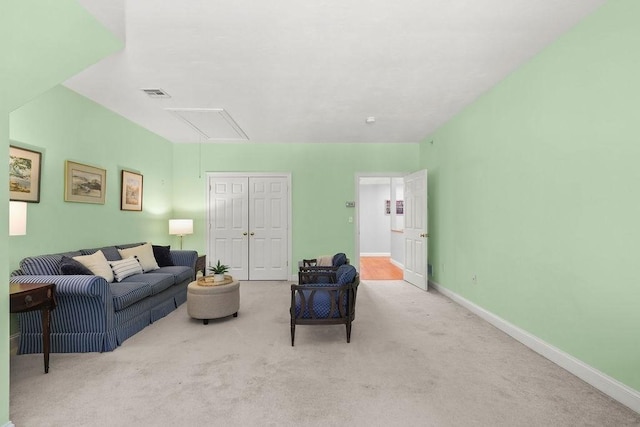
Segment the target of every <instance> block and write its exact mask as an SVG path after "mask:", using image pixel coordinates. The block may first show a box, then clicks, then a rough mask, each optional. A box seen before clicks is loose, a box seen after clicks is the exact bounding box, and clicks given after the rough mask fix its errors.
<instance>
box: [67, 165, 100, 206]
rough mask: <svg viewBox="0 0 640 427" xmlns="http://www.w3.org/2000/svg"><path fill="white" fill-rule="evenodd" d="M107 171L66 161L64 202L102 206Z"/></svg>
mask: <svg viewBox="0 0 640 427" xmlns="http://www.w3.org/2000/svg"><path fill="white" fill-rule="evenodd" d="M106 192H107V171H106V170H104V169H100V168H96V167H93V166H88V165H83V164H82V163H76V162H72V161H70V160H67V161H66V162H65V164H64V201H65V202H79V203H97V204H101V205H104V200H105V195H106Z"/></svg>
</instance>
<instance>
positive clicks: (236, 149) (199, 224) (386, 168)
mask: <svg viewBox="0 0 640 427" xmlns="http://www.w3.org/2000/svg"><path fill="white" fill-rule="evenodd" d="M173 150H174V151H173V152H174V156H173V158H174V161H173V168H174V181H173V182H174V199H173V201H174V212H175V214H176V216H185V217H188V218H194V235H192V236H185V246H187V245H189V247H192V248H194V249H197V250H198V251H199V252H201V253H204V252H205V251H206V245H207V236H206V231H205V230H206V228H205V222H206V198H207V186H206V173H207V172H287V173H291V181H292V190H291V191H292V192H291V195H292V210H293V218H292V232H293V233H292V234H293V248H292V249H293V251H292V253H293V260H294V261H295V260H298V259H302V258H304V257H309V256H317V255H319V254H323V253H335V252H345V253H346V254H347V255H348V256H349V257H351V258H353V257H354V256H355V253H354V251H355V224H354V223H349V222H348V218H349V217H350V216H352V217H355V210H354V209H353V208H347V207H345V202H346V201H351V200H355V174H356V173H358V172H362V173H365V172H411V171H414V170H416V169H417V167H418V158H419V146H418V144H252V143H233V144H231V143H229V144H175V145H174V149H173ZM292 267H293V266H292Z"/></svg>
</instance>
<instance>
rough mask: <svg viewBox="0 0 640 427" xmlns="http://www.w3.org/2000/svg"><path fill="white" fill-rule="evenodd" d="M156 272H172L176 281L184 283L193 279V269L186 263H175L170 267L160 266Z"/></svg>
mask: <svg viewBox="0 0 640 427" xmlns="http://www.w3.org/2000/svg"><path fill="white" fill-rule="evenodd" d="M154 273H165V274H171V275H173V277H175V280H176V283H182V282H184V281H185V280H189V281H191V280H193V269H192V268H189V267H185V266H184V265H173V266H170V267H160V268H159V269H158V270H155V271H154Z"/></svg>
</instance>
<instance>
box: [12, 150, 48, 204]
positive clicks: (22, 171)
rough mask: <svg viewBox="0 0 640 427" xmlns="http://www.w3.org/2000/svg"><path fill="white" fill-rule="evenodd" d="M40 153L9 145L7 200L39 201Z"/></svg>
mask: <svg viewBox="0 0 640 427" xmlns="http://www.w3.org/2000/svg"><path fill="white" fill-rule="evenodd" d="M41 159H42V154H41V153H38V152H37V151H31V150H26V149H24V148H19V147H14V146H13V145H10V146H9V200H15V201H20V202H32V203H40V169H41Z"/></svg>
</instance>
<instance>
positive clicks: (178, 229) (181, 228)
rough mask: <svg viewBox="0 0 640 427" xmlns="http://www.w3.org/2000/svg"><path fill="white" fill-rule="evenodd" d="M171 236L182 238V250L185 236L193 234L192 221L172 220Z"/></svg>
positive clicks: (170, 224) (170, 226)
mask: <svg viewBox="0 0 640 427" xmlns="http://www.w3.org/2000/svg"><path fill="white" fill-rule="evenodd" d="M169 234H172V235H176V236H180V249H181V250H182V238H183V237H184V236H185V234H193V220H192V219H170V220H169Z"/></svg>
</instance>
